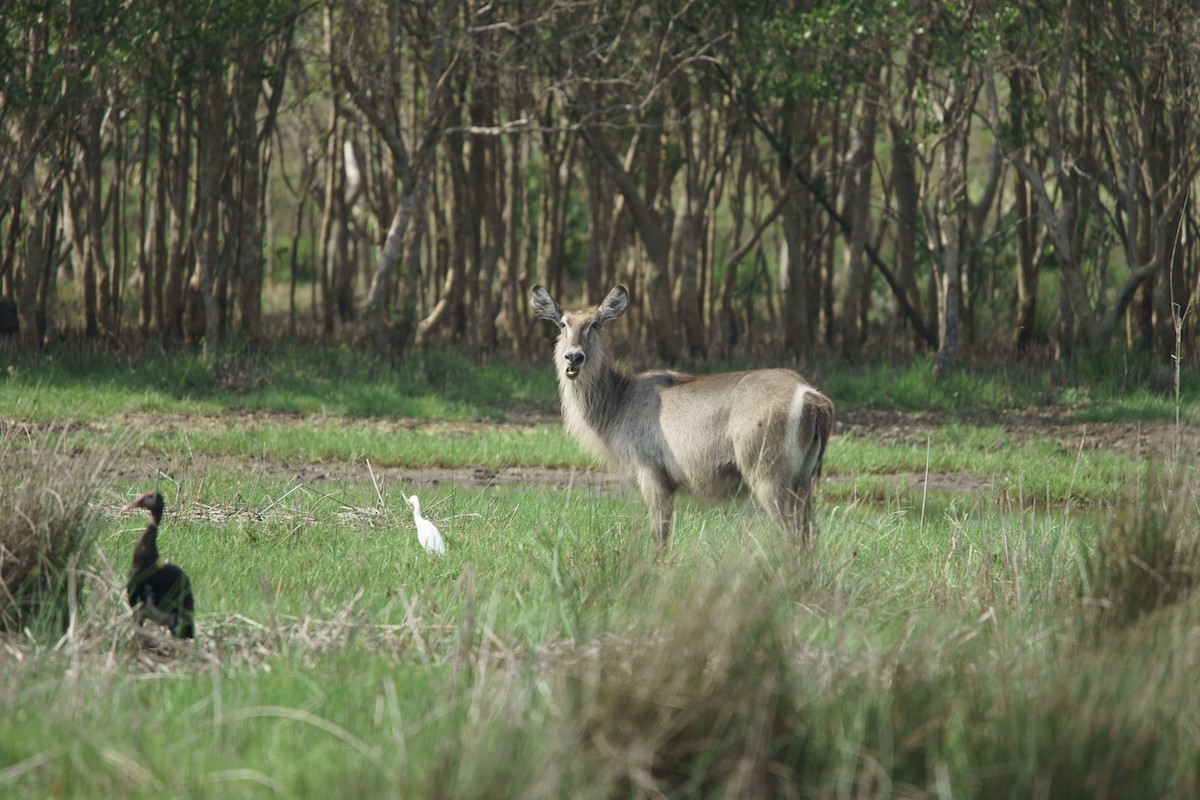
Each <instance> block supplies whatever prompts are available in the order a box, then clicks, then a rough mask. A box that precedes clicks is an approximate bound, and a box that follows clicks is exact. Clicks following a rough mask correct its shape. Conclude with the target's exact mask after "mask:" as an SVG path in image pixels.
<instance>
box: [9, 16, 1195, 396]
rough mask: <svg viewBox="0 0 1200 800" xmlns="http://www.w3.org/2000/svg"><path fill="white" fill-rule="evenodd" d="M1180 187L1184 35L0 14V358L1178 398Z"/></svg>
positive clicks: (514, 19)
mask: <svg viewBox="0 0 1200 800" xmlns="http://www.w3.org/2000/svg"><path fill="white" fill-rule="evenodd" d="M1198 170H1200V11H1198V10H1197V7H1196V4H1195V3H1194V2H1191V0H1096V1H1095V2H1083V1H1082V0H1018V1H1017V2H1010V3H1002V4H993V3H990V2H988V1H987V0H979V1H978V2H963V1H962V0H956V1H955V2H935V1H933V0H896V2H891V3H882V4H881V3H875V2H873V0H832V1H830V2H821V1H820V0H792V1H791V2H771V1H770V0H743V1H742V2H717V1H716V0H713V1H712V2H678V0H676V1H675V2H662V1H661V0H636V2H631V1H630V0H616V1H615V2H614V1H610V0H606V2H595V0H546V1H544V2H520V1H518V2H503V1H501V2H494V3H484V2H444V3H439V2H426V1H423V0H417V1H416V2H413V1H412V0H203V1H202V2H196V1H195V0H66V1H65V2H64V1H63V0H5V2H4V11H3V13H2V14H0V297H3V298H5V299H4V300H0V329H2V330H5V331H7V332H8V335H7V336H0V340H6V341H7V342H8V347H10V348H12V349H16V350H22V351H25V352H28V353H37V352H44V351H46V350H52V349H53V348H54V347H56V346H58V345H59V343H61V342H63V341H65V340H68V339H72V338H78V339H85V340H89V339H90V340H95V341H97V342H99V343H102V344H103V343H105V342H110V341H111V342H120V341H122V340H127V339H128V338H129V337H132V336H138V337H141V338H149V339H151V340H158V341H161V343H162V344H163V345H164V346H165V347H167V348H177V347H185V346H195V345H198V344H200V343H203V346H204V348H205V351H206V352H212V351H213V350H214V349H216V348H219V347H220V346H222V344H223V343H226V344H227V343H230V342H247V343H254V342H258V341H261V340H263V339H264V338H267V337H276V336H280V335H293V336H294V335H298V334H299V333H300V332H303V333H304V335H307V336H315V337H316V338H317V340H319V341H322V340H328V341H330V342H334V341H344V340H347V339H352V340H354V341H356V342H364V341H365V342H369V343H372V344H373V345H375V346H377V347H379V348H385V349H387V350H389V351H390V352H392V353H394V354H395V353H398V354H402V353H404V352H406V351H407V350H408V349H410V348H412V347H421V346H424V345H427V344H441V343H449V344H452V345H453V346H456V347H463V348H469V349H471V350H473V351H476V352H498V353H503V352H510V351H519V350H520V349H521V348H522V347H523V346H525V345H526V344H528V342H529V339H530V337H531V336H533V335H535V334H538V335H540V332H541V331H540V329H539V328H536V327H535V326H534V325H532V323H531V318H530V315H529V313H528V309H527V303H528V290H529V286H530V285H531V284H532V283H535V282H538V283H542V284H544V285H546V286H547V287H548V288H549V289H550V290H551V293H552V294H554V295H555V296H556V297H558V298H559V299H560V300H562V301H564V302H576V301H586V302H596V301H598V300H599V299H600V298H601V297H602V296H603V294H604V293H605V292H606V291H607V290H608V288H609V287H610V286H611V285H612V284H613V283H615V282H617V281H624V282H626V283H627V284H628V285H629V286H630V287H631V289H632V292H633V298H634V305H635V309H634V311H635V313H633V314H631V315H630V319H631V322H630V323H629V324H630V325H631V326H632V327H631V329H630V335H631V336H633V337H636V338H637V339H639V340H640V341H642V342H645V343H648V344H647V346H648V347H650V348H652V349H653V350H654V351H655V352H654V355H655V357H657V358H660V359H664V360H668V361H676V362H677V361H681V360H683V361H687V360H696V359H702V358H706V357H730V356H737V355H739V354H742V353H746V352H754V351H760V352H766V351H770V352H775V353H784V354H792V356H793V357H797V356H799V357H803V356H804V355H805V354H808V353H812V352H815V351H822V352H828V353H835V354H838V355H841V356H854V355H856V354H861V353H863V352H867V351H869V350H871V349H886V350H887V351H888V352H906V353H925V354H936V357H935V358H934V359H933V364H934V375H935V377H936V376H937V375H940V374H942V373H943V372H944V371H945V370H946V369H948V368H950V367H952V366H953V365H954V364H955V363H957V362H961V361H963V360H964V359H967V358H974V357H998V358H1000V359H1004V360H1010V359H1019V358H1031V357H1033V356H1034V355H1036V354H1050V355H1053V356H1054V357H1057V358H1060V359H1069V358H1070V357H1072V355H1074V354H1077V353H1079V352H1080V350H1081V349H1083V348H1086V347H1092V346H1099V347H1102V348H1106V349H1107V348H1114V347H1115V348H1118V349H1124V350H1126V351H1130V352H1133V351H1137V352H1150V353H1153V354H1155V355H1156V356H1157V357H1158V358H1160V359H1162V360H1164V361H1166V360H1168V359H1170V358H1171V357H1177V358H1182V359H1183V360H1185V361H1190V362H1192V363H1194V362H1195V360H1196V356H1195V353H1196V351H1197V345H1198V344H1200V334H1198V333H1197V330H1196V325H1195V323H1194V322H1191V323H1189V320H1190V316H1188V312H1189V310H1190V308H1191V302H1192V301H1194V300H1195V299H1196V292H1197V284H1198V280H1200V258H1198V250H1197V234H1200V230H1198V222H1200V213H1198V212H1197V209H1196V202H1195V197H1194V196H1193V195H1194V191H1193V190H1194V189H1195V188H1197V171H1198ZM1193 313H1194V312H1193Z"/></svg>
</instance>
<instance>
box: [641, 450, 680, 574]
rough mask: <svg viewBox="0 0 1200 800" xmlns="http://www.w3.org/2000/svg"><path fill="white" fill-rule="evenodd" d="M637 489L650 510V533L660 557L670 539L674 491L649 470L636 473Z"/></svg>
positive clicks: (673, 513)
mask: <svg viewBox="0 0 1200 800" xmlns="http://www.w3.org/2000/svg"><path fill="white" fill-rule="evenodd" d="M638 488H639V489H641V490H642V498H643V499H645V501H646V507H647V508H648V509H650V532H651V533H652V534H653V535H654V543H655V544H656V545H658V552H659V554H660V555H661V554H662V553H664V552H666V549H667V542H668V541H669V540H670V538H671V519H672V518H673V517H674V515H675V489H674V487H672V486H671V485H670V484H669V483H668V482H667V481H665V480H663V478H662V477H661V476H659V475H656V474H655V473H653V472H651V471H649V470H643V471H642V472H639V473H638Z"/></svg>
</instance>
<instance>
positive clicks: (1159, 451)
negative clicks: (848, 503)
mask: <svg viewBox="0 0 1200 800" xmlns="http://www.w3.org/2000/svg"><path fill="white" fill-rule="evenodd" d="M956 422H958V423H967V424H972V425H978V426H995V427H1000V428H1002V429H1003V430H1004V431H1005V432H1006V434H1007V436H1008V438H1009V440H1010V441H1012V442H1013V443H1014V444H1019V443H1023V442H1026V441H1029V440H1031V439H1034V438H1041V439H1044V440H1048V441H1053V442H1056V443H1057V445H1058V446H1059V447H1060V448H1062V449H1063V451H1064V452H1069V453H1077V452H1080V451H1082V452H1091V451H1097V450H1111V451H1115V452H1120V453H1126V454H1129V455H1133V456H1135V457H1138V458H1147V459H1154V460H1165V459H1168V458H1170V457H1171V456H1172V455H1173V454H1174V453H1175V451H1176V449H1177V448H1178V449H1179V451H1180V454H1181V455H1182V457H1183V458H1184V459H1185V460H1190V461H1191V462H1192V463H1195V462H1196V461H1197V458H1198V456H1200V427H1198V426H1194V425H1193V426H1187V425H1184V426H1180V427H1177V426H1176V425H1175V424H1174V423H1171V422H1163V421H1152V422H1077V421H1074V420H1071V419H1067V418H1065V417H1063V416H1061V415H1059V414H1054V413H1050V412H1046V413H1039V412H1038V411H1022V412H1020V413H1016V414H1009V415H997V414H988V415H973V416H969V417H963V416H961V415H951V414H948V413H941V412H926V413H907V412H896V411H883V410H875V409H863V410H854V411H841V412H839V413H838V416H837V420H836V424H835V428H834V436H833V440H832V441H831V444H830V448H831V454H830V456H829V457H827V460H826V471H827V473H828V474H830V475H832V476H836V475H837V474H838V466H837V457H836V452H837V451H836V448H837V441H838V439H840V438H842V437H845V436H850V437H853V438H862V439H868V438H869V439H874V440H876V441H879V442H883V443H885V444H909V445H918V446H919V445H924V444H925V443H926V442H927V441H928V439H929V438H930V436H932V435H933V434H934V433H935V432H936V431H937V430H938V429H940V428H943V427H945V426H947V425H950V424H953V423H956ZM340 423H341V420H340V419H338V418H326V417H313V416H306V415H300V414H277V413H259V412H255V413H245V414H236V413H235V414H222V415H219V416H211V417H206V416H197V415H182V414H136V415H125V416H122V417H120V418H118V419H115V420H113V421H112V422H111V423H104V424H99V423H93V424H90V425H87V426H86V427H90V428H94V429H96V430H98V431H107V432H118V431H120V430H122V429H125V430H129V431H130V432H131V433H132V435H133V437H134V441H135V442H136V439H137V437H138V436H139V434H142V435H144V434H146V433H148V432H153V431H159V432H161V431H164V430H180V429H188V430H191V429H197V428H200V429H203V428H204V427H224V426H227V425H230V424H242V425H248V424H260V425H262V424H269V425H295V426H308V427H312V426H319V425H336V424H340ZM370 424H371V425H372V426H374V427H376V428H377V429H379V430H380V431H381V432H384V433H386V432H388V431H390V430H395V431H399V430H428V431H429V432H431V433H433V432H436V433H461V434H470V433H475V432H481V431H485V430H494V429H498V428H512V429H521V428H529V427H533V426H537V425H557V424H558V418H557V416H555V415H549V414H544V413H538V412H529V413H526V414H523V415H521V416H520V417H519V418H517V419H515V420H513V421H510V422H502V423H497V422H428V421H423V420H412V419H379V418H377V419H373V420H371V423H370ZM28 430H29V427H28V426H27V425H26V424H24V423H19V422H15V421H12V420H0V434H3V433H5V431H7V432H8V433H10V434H12V433H21V432H27V431H28ZM138 461H140V462H141V463H129V465H128V466H122V467H121V471H122V472H125V471H128V472H129V474H130V476H131V477H132V476H134V475H140V474H144V470H145V466H146V461H145V460H142V459H137V458H135V459H134V462H138ZM151 461H153V458H151ZM210 467H226V468H236V469H239V470H242V471H244V472H247V473H249V474H254V475H261V476H263V477H268V478H286V479H291V480H294V481H295V482H297V483H303V484H307V485H310V486H320V485H323V484H332V483H341V482H344V481H347V480H354V481H362V480H370V478H371V476H372V475H374V477H375V479H376V480H378V481H380V482H385V483H386V484H387V485H391V486H395V485H398V484H399V485H405V484H407V485H414V486H427V487H431V486H439V485H444V484H455V485H458V486H463V487H473V488H482V487H487V486H495V485H538V486H548V487H553V488H557V489H563V490H569V489H573V488H588V489H590V490H592V491H596V490H601V491H613V492H619V491H622V490H624V489H625V488H627V487H625V485H624V484H622V483H620V482H619V481H617V480H615V479H614V478H612V477H611V476H609V475H607V474H605V473H604V472H602V471H598V470H578V469H547V468H542V467H515V468H510V469H501V470H495V469H491V468H487V467H482V466H478V467H465V468H436V467H435V468H412V467H404V466H380V465H370V466H369V465H368V464H367V462H366V461H361V462H357V463H345V462H321V463H298V462H293V461H288V460H272V459H270V458H253V459H250V458H244V457H231V456H209V455H206V454H203V453H192V454H190V455H189V456H188V457H187V459H186V460H185V461H183V462H181V463H169V464H160V465H156V467H155V468H156V469H162V470H164V472H172V473H179V477H182V475H183V474H187V473H192V474H196V473H202V472H203V471H205V470H207V469H208V468H210ZM892 479H893V480H894V482H895V483H896V488H897V489H899V490H903V489H905V488H911V489H916V490H919V489H926V490H930V491H947V492H979V491H986V490H987V489H988V488H990V482H989V478H988V476H985V475H975V474H971V473H965V472H960V473H942V474H930V475H928V476H926V475H925V474H924V473H919V474H918V473H913V474H907V475H895V476H892ZM926 481H928V482H927V483H926Z"/></svg>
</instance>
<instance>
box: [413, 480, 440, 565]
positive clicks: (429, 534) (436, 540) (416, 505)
mask: <svg viewBox="0 0 1200 800" xmlns="http://www.w3.org/2000/svg"><path fill="white" fill-rule="evenodd" d="M408 504H409V505H410V506H412V510H413V521H415V522H416V523H417V539H418V540H419V541H420V542H421V546H422V547H424V548H425V550H426V551H427V552H430V553H435V554H437V555H439V556H440V555H444V554H445V552H446V543H445V542H443V541H442V535H441V534H440V533H438V529H437V526H435V525H434V524H433V523H432V522H430V521H429V520H427V519H425V518H424V517H422V516H421V501H420V499H418V498H417V496H416V495H415V494H414V495H413V496H411V497H409V498H408Z"/></svg>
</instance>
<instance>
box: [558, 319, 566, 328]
mask: <svg viewBox="0 0 1200 800" xmlns="http://www.w3.org/2000/svg"><path fill="white" fill-rule="evenodd" d="M558 327H560V328H562V329H563V330H564V331H565V330H566V329H567V323H566V321H565V320H561V319H560V320H559V321H558Z"/></svg>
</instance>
